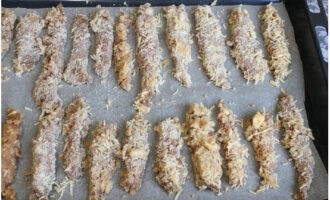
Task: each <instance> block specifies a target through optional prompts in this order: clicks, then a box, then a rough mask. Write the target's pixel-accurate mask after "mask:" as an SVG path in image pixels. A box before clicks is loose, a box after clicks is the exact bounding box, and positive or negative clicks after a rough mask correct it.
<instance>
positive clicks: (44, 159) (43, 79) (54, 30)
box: [30, 4, 67, 200]
mask: <svg viewBox="0 0 330 200" xmlns="http://www.w3.org/2000/svg"><path fill="white" fill-rule="evenodd" d="M66 20H67V18H66V16H65V13H64V9H63V6H62V5H61V4H59V5H58V6H57V7H53V8H51V9H50V10H49V11H48V13H47V15H46V19H45V25H46V35H45V38H44V45H45V57H44V59H43V62H42V65H43V66H42V69H41V73H40V74H39V76H38V78H37V80H36V82H35V88H34V91H33V95H34V98H35V102H36V106H37V107H39V108H41V115H40V117H39V127H38V128H39V133H38V135H37V137H36V138H35V139H34V141H33V149H32V193H31V194H30V199H31V200H32V199H48V195H49V193H50V191H51V190H52V186H53V184H54V182H55V180H56V147H57V139H58V136H59V134H60V133H61V129H62V118H63V115H64V111H63V109H62V100H61V98H60V97H59V95H58V93H57V90H58V84H59V83H60V81H61V77H62V70H63V64H64V60H63V58H64V47H65V43H66V37H67V36H66V33H67V31H66Z"/></svg>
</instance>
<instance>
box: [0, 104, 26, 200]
mask: <svg viewBox="0 0 330 200" xmlns="http://www.w3.org/2000/svg"><path fill="white" fill-rule="evenodd" d="M21 123H22V115H21V113H20V112H19V111H18V110H14V109H13V108H8V109H7V119H6V120H5V122H4V124H3V126H2V135H1V163H2V164H1V197H3V198H4V199H13V200H14V199H16V191H15V189H14V188H12V187H11V184H12V183H13V182H14V179H15V175H16V169H17V161H18V158H19V156H20V137H21V131H22V128H21Z"/></svg>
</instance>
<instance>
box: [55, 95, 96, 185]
mask: <svg viewBox="0 0 330 200" xmlns="http://www.w3.org/2000/svg"><path fill="white" fill-rule="evenodd" d="M89 112H90V111H89V105H88V104H87V103H86V102H85V99H84V98H83V97H81V96H77V97H76V98H75V99H74V100H73V101H72V102H71V103H70V104H69V106H68V108H67V110H66V114H65V121H64V124H63V133H64V134H65V135H66V138H65V143H64V148H63V155H62V159H63V168H64V172H65V173H66V175H67V176H68V178H69V179H70V180H71V181H78V180H79V179H80V178H81V177H82V176H83V171H82V164H83V160H84V159H85V156H86V153H85V149H84V147H83V141H84V139H85V137H86V136H87V132H88V127H89V125H90V122H91V121H90V118H89Z"/></svg>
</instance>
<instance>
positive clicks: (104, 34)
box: [90, 8, 113, 78]
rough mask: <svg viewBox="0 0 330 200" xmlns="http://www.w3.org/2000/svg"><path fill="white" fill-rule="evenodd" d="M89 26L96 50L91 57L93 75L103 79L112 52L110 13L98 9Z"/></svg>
mask: <svg viewBox="0 0 330 200" xmlns="http://www.w3.org/2000/svg"><path fill="white" fill-rule="evenodd" d="M90 26H91V27H92V30H93V32H94V33H95V41H96V48H95V52H94V54H93V55H92V59H93V60H94V61H95V63H94V65H93V68H94V71H95V73H96V74H97V75H98V76H99V77H101V78H105V77H107V76H108V75H109V69H110V67H111V59H112V50H113V21H112V18H111V16H110V13H109V11H108V10H107V9H105V8H103V9H102V8H99V10H98V11H97V12H96V13H95V14H94V16H93V17H92V19H91V21H90Z"/></svg>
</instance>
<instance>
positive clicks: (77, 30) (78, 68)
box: [63, 15, 93, 85]
mask: <svg viewBox="0 0 330 200" xmlns="http://www.w3.org/2000/svg"><path fill="white" fill-rule="evenodd" d="M88 27H89V21H88V18H87V16H85V15H76V16H75V18H74V19H73V24H72V29H71V34H72V35H71V39H72V49H71V55H70V59H69V62H68V64H67V66H66V69H65V70H64V73H63V79H64V80H65V81H66V82H67V83H69V84H71V85H81V84H87V83H91V82H92V80H93V79H92V76H91V75H89V74H88V72H87V65H88V57H89V48H90V46H91V42H90V40H89V38H90V34H89V30H88Z"/></svg>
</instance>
